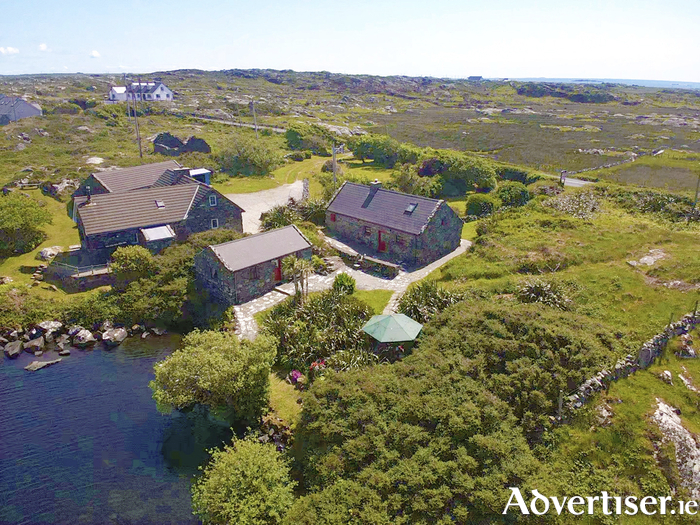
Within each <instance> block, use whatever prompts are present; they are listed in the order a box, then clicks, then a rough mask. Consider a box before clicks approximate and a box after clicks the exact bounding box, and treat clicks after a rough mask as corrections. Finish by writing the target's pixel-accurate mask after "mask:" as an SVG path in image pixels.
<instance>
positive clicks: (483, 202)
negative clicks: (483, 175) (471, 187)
mask: <svg viewBox="0 0 700 525" xmlns="http://www.w3.org/2000/svg"><path fill="white" fill-rule="evenodd" d="M500 207H501V201H500V200H499V199H498V198H497V197H494V196H493V195H487V194H484V193H474V194H473V195H470V196H469V197H468V198H467V205H466V210H465V211H466V214H467V215H470V216H472V217H486V216H488V215H491V214H492V213H493V212H494V211H496V210H497V209H498V208H500Z"/></svg>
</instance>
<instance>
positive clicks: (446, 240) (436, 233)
mask: <svg viewBox="0 0 700 525" xmlns="http://www.w3.org/2000/svg"><path fill="white" fill-rule="evenodd" d="M462 225H463V222H462V219H460V218H459V216H458V215H457V214H456V213H455V212H454V210H453V209H452V208H450V206H449V205H448V204H447V203H446V202H443V203H442V204H440V206H439V207H438V209H437V211H436V212H435V215H434V216H433V217H432V219H431V220H430V222H429V223H428V226H427V227H426V228H425V230H424V231H423V233H421V234H420V236H419V237H418V243H417V248H416V251H417V259H418V262H419V263H420V264H428V263H431V262H433V261H436V260H437V259H439V258H441V257H443V256H445V255H447V254H448V253H450V252H452V251H454V250H456V249H457V248H458V247H459V243H460V242H461V239H462Z"/></svg>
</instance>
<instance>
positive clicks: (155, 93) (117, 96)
mask: <svg viewBox="0 0 700 525" xmlns="http://www.w3.org/2000/svg"><path fill="white" fill-rule="evenodd" d="M109 100H110V101H113V102H119V101H125V100H145V101H149V102H150V101H156V102H160V101H166V102H170V101H172V100H173V92H172V91H171V90H170V88H168V86H166V85H165V84H163V83H162V82H133V83H132V84H131V85H129V86H115V87H113V88H112V89H110V90H109Z"/></svg>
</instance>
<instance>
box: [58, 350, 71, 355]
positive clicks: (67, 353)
mask: <svg viewBox="0 0 700 525" xmlns="http://www.w3.org/2000/svg"><path fill="white" fill-rule="evenodd" d="M58 355H60V356H62V357H63V356H67V355H70V350H69V349H68V348H63V349H61V351H60V352H58Z"/></svg>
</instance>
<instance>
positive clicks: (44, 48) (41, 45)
mask: <svg viewBox="0 0 700 525" xmlns="http://www.w3.org/2000/svg"><path fill="white" fill-rule="evenodd" d="M39 51H50V50H49V46H47V45H46V44H39Z"/></svg>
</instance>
